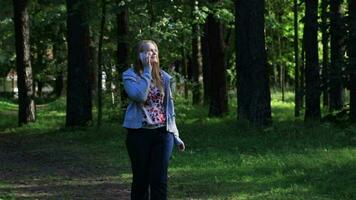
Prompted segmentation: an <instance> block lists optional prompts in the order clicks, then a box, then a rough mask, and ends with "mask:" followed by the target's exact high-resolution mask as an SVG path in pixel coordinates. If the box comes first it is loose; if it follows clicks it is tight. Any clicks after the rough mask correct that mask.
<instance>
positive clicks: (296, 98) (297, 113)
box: [294, 0, 301, 117]
mask: <svg viewBox="0 0 356 200" xmlns="http://www.w3.org/2000/svg"><path fill="white" fill-rule="evenodd" d="M294 63H295V70H294V73H295V74H294V79H295V83H294V85H295V90H294V92H295V96H294V102H295V107H294V116H295V117H299V116H300V109H301V102H300V86H299V77H300V75H299V73H300V72H299V49H298V0H294Z"/></svg>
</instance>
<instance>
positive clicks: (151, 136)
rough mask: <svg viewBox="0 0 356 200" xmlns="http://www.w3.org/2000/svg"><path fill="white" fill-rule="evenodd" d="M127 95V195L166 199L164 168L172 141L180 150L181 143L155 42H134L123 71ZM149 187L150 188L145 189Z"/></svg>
mask: <svg viewBox="0 0 356 200" xmlns="http://www.w3.org/2000/svg"><path fill="white" fill-rule="evenodd" d="M122 78H123V81H124V88H125V91H126V93H127V95H128V97H129V100H130V102H129V105H128V107H127V110H126V114H125V119H124V127H125V128H127V130H128V134H127V138H126V147H127V151H128V154H129V157H130V160H131V168H132V174H133V178H132V186H131V199H132V200H136V199H140V200H141V199H147V200H148V199H149V198H148V197H149V196H150V199H151V200H158V199H167V170H168V162H169V158H170V156H171V153H172V149H173V142H175V143H176V145H177V146H178V148H179V150H180V151H184V149H185V145H184V143H183V141H182V140H181V139H180V138H179V134H178V130H177V126H176V123H175V113H174V104H173V98H172V92H171V89H170V78H171V76H170V75H168V74H167V73H166V72H165V71H163V70H161V69H160V66H159V58H158V48H157V44H156V43H155V42H153V41H151V40H144V41H141V42H140V43H139V45H138V52H137V59H136V65H135V66H134V67H132V68H129V69H128V70H126V71H125V72H124V73H123V76H122ZM148 191H150V192H148Z"/></svg>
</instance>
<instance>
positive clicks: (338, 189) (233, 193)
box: [170, 162, 356, 200]
mask: <svg viewBox="0 0 356 200" xmlns="http://www.w3.org/2000/svg"><path fill="white" fill-rule="evenodd" d="M355 164H356V163H355V162H350V163H346V164H343V165H340V166H337V167H336V166H328V165H324V166H321V167H320V168H319V167H318V168H308V167H303V168H300V166H298V165H296V166H286V167H281V168H274V167H263V168H258V167H257V168H253V167H252V168H250V169H246V168H242V169H241V168H233V169H226V168H222V169H216V168H209V167H206V168H205V169H197V170H191V171H190V172H182V173H175V175H174V176H173V177H171V180H170V181H171V182H173V183H175V184H173V187H172V189H171V190H174V191H179V192H176V193H174V198H175V199H256V200H257V199H315V200H322V199H323V200H325V199H330V200H332V199H344V200H351V199H355V198H356V191H355V190H354V188H355V184H356V181H355V177H356V165H355ZM295 172H298V173H299V174H295ZM276 173H280V174H279V175H276Z"/></svg>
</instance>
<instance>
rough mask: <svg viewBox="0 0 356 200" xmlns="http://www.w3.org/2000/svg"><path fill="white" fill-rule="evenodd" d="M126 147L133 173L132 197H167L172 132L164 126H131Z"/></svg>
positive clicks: (140, 199) (156, 199) (154, 199)
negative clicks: (148, 127)
mask: <svg viewBox="0 0 356 200" xmlns="http://www.w3.org/2000/svg"><path fill="white" fill-rule="evenodd" d="M126 147H127V151H128V154H129V157H130V160H131V168H132V175H133V178H132V185H131V200H148V199H150V200H166V199H167V170H168V162H169V158H170V156H171V154H172V149H173V134H171V133H167V131H166V128H165V127H163V128H157V129H128V134H127V137H126ZM149 191H150V192H149ZM149 196H150V198H148V197H149Z"/></svg>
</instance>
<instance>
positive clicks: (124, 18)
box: [115, 5, 129, 112]
mask: <svg viewBox="0 0 356 200" xmlns="http://www.w3.org/2000/svg"><path fill="white" fill-rule="evenodd" d="M128 12H129V11H128V7H127V5H124V7H122V8H121V10H120V11H119V12H118V13H117V15H116V18H117V35H118V36H117V67H116V70H117V71H118V77H117V78H118V79H120V78H121V76H122V73H123V72H124V71H125V69H126V68H127V67H129V66H128V65H129V44H128V37H129V25H128V23H129V15H128ZM115 86H116V92H115V93H118V94H119V95H120V100H121V110H122V112H125V109H126V104H127V94H126V92H125V91H124V88H123V87H120V86H121V85H120V84H119V82H117V83H115Z"/></svg>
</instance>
